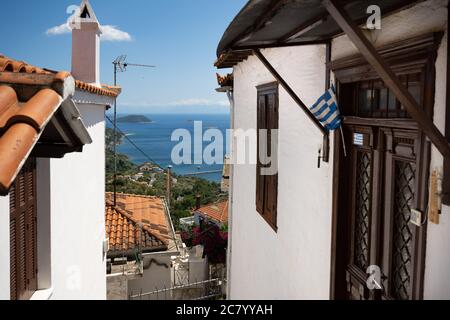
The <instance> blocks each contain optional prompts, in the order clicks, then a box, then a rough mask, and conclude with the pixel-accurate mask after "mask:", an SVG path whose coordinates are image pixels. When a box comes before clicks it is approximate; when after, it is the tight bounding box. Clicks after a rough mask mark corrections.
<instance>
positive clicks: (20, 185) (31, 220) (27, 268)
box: [10, 158, 37, 300]
mask: <svg viewBox="0 0 450 320" xmlns="http://www.w3.org/2000/svg"><path fill="white" fill-rule="evenodd" d="M36 231H37V224H36V160H35V159H34V158H30V159H29V160H28V161H27V162H26V164H25V165H24V166H23V168H22V170H21V171H20V173H19V175H18V176H17V178H16V180H15V182H14V183H13V186H12V188H11V190H10V267H11V270H10V272H11V275H10V288H11V299H12V300H26V299H29V298H31V296H32V295H33V293H34V292H35V291H36V290H37V241H36V239H37V232H36Z"/></svg>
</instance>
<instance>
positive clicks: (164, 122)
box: [108, 114, 230, 182]
mask: <svg viewBox="0 0 450 320" xmlns="http://www.w3.org/2000/svg"><path fill="white" fill-rule="evenodd" d="M143 115H145V116H146V117H148V118H149V119H151V120H152V121H153V122H152V123H118V127H119V129H120V130H121V131H123V133H125V134H126V135H127V137H128V138H129V139H131V140H132V141H133V142H134V143H135V144H136V145H137V146H138V147H139V148H141V149H142V151H144V152H145V153H146V154H147V155H148V156H149V157H151V158H152V159H153V160H154V161H155V162H156V163H157V164H159V165H160V166H162V167H163V168H166V167H167V166H169V165H172V166H173V171H174V172H175V173H176V174H179V175H187V174H192V173H198V172H205V171H220V172H217V173H209V174H201V175H198V177H200V178H204V179H207V180H210V181H215V182H220V181H221V178H222V172H221V171H222V170H223V164H213V165H207V164H205V163H203V164H201V165H197V164H182V165H174V164H173V162H172V159H171V154H172V149H173V148H174V146H175V145H177V144H178V143H179V142H180V141H171V137H172V133H173V131H174V130H176V129H186V130H188V131H189V132H190V133H191V136H192V140H193V139H194V121H202V126H203V133H204V132H205V130H207V129H219V130H220V131H221V132H222V134H223V137H224V145H223V150H224V153H225V154H227V152H226V151H227V150H228V145H227V144H226V143H227V142H226V130H227V129H229V128H230V115H229V114H208V115H199V114H190V115H189V114H165V115H164V114H153V115H152V114H143ZM121 116H124V114H121V115H119V116H118V117H119V118H120V117H121ZM108 126H109V127H112V126H111V125H110V124H109V123H108ZM210 143H211V142H203V147H206V146H207V145H208V144H210ZM118 152H119V153H122V154H126V155H127V156H128V157H129V158H130V160H131V161H133V162H134V163H135V164H137V165H140V164H143V163H145V162H150V161H149V159H148V158H147V157H146V156H145V155H143V154H142V153H141V152H140V151H139V150H137V149H136V148H135V147H134V146H133V145H132V144H131V143H130V142H128V141H127V140H126V139H124V140H123V143H122V144H121V145H120V146H119V147H118ZM191 152H192V158H193V159H192V162H194V147H193V144H192V149H191Z"/></svg>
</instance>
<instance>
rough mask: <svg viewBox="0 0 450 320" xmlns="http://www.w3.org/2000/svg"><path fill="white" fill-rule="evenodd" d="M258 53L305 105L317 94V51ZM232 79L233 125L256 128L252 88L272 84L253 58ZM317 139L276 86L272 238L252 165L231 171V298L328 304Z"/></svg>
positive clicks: (327, 178)
mask: <svg viewBox="0 0 450 320" xmlns="http://www.w3.org/2000/svg"><path fill="white" fill-rule="evenodd" d="M263 54H264V55H265V56H266V58H267V59H268V60H269V61H270V62H271V63H272V65H273V66H274V67H275V68H276V69H277V70H278V71H279V73H280V74H281V75H282V76H283V77H284V78H285V79H286V81H287V82H288V83H289V84H290V85H291V86H292V88H293V89H294V90H295V91H296V92H297V93H298V95H299V96H300V98H301V99H302V100H303V101H304V102H305V104H306V105H312V104H313V103H314V102H315V101H316V100H317V98H318V97H320V96H321V95H322V94H323V92H324V90H325V64H324V63H325V47H324V46H309V47H292V48H283V49H267V50H263ZM234 77H235V87H234V97H235V127H236V128H242V129H250V128H256V111H257V109H256V106H257V90H256V86H258V85H261V84H265V83H269V82H273V81H274V80H275V79H274V78H273V77H272V76H271V75H270V73H269V72H268V71H267V70H266V68H265V67H264V66H263V65H262V64H261V63H260V61H259V60H258V59H257V58H256V57H254V56H252V57H249V59H248V60H246V61H245V62H242V63H240V64H239V65H237V66H236V67H235V70H234ZM322 140H323V137H322V134H321V133H320V131H319V130H318V129H317V128H316V127H315V126H314V125H313V124H312V122H311V121H310V120H309V119H308V118H307V117H306V116H305V114H304V112H303V111H302V110H301V109H300V108H299V107H298V106H297V105H296V104H295V102H294V101H293V100H292V99H291V98H290V96H289V95H288V94H287V93H286V91H285V90H284V89H283V88H281V87H280V137H279V159H280V162H279V167H280V171H279V191H278V197H279V198H278V203H279V205H278V233H275V232H274V231H273V230H272V229H271V228H270V226H269V225H268V224H267V223H266V222H265V221H264V220H263V218H262V217H261V216H260V215H259V214H258V213H257V211H256V207H255V197H256V181H255V180H256V168H255V166H254V165H236V166H234V170H233V179H234V180H233V184H232V185H233V204H232V212H233V213H232V215H233V217H232V219H233V229H232V247H233V251H232V255H233V256H232V260H231V261H232V263H231V270H230V277H231V279H230V298H231V299H328V297H329V284H330V263H331V262H330V252H331V199H332V198H331V189H332V188H331V186H332V184H331V179H332V164H331V163H330V164H323V166H322V168H321V169H318V168H317V157H318V150H319V146H320V145H321V144H322ZM234 148H235V146H234ZM233 151H234V152H236V150H233Z"/></svg>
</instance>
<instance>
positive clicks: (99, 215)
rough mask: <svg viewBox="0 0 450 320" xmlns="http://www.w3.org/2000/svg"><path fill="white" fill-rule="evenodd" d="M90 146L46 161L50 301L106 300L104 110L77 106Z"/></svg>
mask: <svg viewBox="0 0 450 320" xmlns="http://www.w3.org/2000/svg"><path fill="white" fill-rule="evenodd" d="M78 108H79V110H80V112H81V114H82V118H83V121H84V124H85V126H86V127H87V128H88V131H89V134H90V135H91V137H92V140H93V143H92V144H90V145H87V146H85V147H84V150H83V152H82V153H72V154H68V155H66V156H65V157H64V158H63V159H52V160H50V174H51V178H50V187H51V246H52V248H51V263H52V265H51V273H52V277H51V278H52V286H53V289H54V293H53V296H52V299H58V300H59V299H88V300H89V299H100V300H104V299H106V261H105V259H104V257H103V248H102V245H103V240H104V239H105V140H104V136H105V133H104V132H105V122H104V111H105V108H104V107H103V106H98V105H88V104H83V105H78Z"/></svg>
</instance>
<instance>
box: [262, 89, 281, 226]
mask: <svg viewBox="0 0 450 320" xmlns="http://www.w3.org/2000/svg"><path fill="white" fill-rule="evenodd" d="M277 100H278V98H277V96H276V94H275V93H272V94H270V95H268V97H267V101H268V104H267V128H268V141H267V143H268V146H267V148H268V155H269V156H270V157H273V155H274V154H275V153H276V152H278V147H277V145H272V130H276V129H278V102H277ZM265 189H266V192H265V194H266V196H265V199H266V200H265V207H264V211H265V213H266V214H267V219H269V222H270V223H271V224H272V226H274V227H275V226H276V224H277V205H278V202H277V200H278V174H274V175H268V176H266V179H265Z"/></svg>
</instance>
